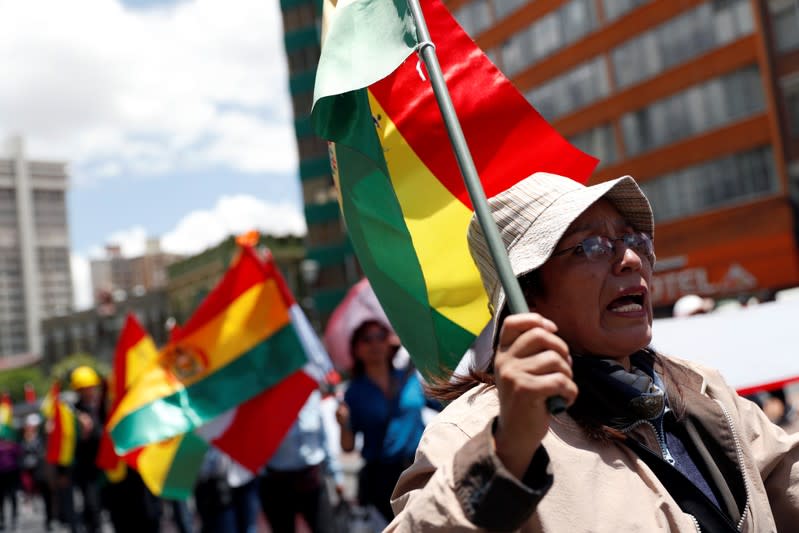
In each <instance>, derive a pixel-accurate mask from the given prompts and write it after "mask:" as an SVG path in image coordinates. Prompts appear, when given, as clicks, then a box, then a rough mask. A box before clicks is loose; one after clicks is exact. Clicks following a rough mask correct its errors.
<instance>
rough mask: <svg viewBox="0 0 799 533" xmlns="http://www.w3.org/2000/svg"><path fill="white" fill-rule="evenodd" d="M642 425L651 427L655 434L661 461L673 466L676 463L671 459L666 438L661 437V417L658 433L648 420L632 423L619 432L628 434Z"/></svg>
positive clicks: (661, 418)
mask: <svg viewBox="0 0 799 533" xmlns="http://www.w3.org/2000/svg"><path fill="white" fill-rule="evenodd" d="M643 424H646V425H647V426H649V427H651V428H652V431H653V432H654V433H655V436H656V437H657V440H658V445H659V446H660V455H661V457H663V460H664V461H666V462H667V463H669V464H670V465H671V466H674V464H675V463H676V462H677V461H675V460H674V457H672V455H671V452H670V451H669V448H668V447H667V446H666V438H665V437H664V436H663V417H662V416H661V417H660V431H658V429H657V427H655V424H653V423H652V422H650V421H649V420H638V421H637V422H634V423H632V424H630V425H629V426H627V427H626V428H624V429H622V430H621V432H622V433H625V434H626V433H629V432H630V431H632V430H634V429H635V428H637V427H638V426H640V425H643Z"/></svg>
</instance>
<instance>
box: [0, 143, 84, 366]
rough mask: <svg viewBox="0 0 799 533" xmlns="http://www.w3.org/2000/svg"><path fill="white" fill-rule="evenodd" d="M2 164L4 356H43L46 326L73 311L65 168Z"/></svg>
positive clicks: (10, 149)
mask: <svg viewBox="0 0 799 533" xmlns="http://www.w3.org/2000/svg"><path fill="white" fill-rule="evenodd" d="M5 152H6V154H7V158H0V356H10V355H14V354H22V353H32V354H37V355H40V354H41V349H42V339H41V321H42V320H43V319H45V318H48V317H51V316H56V315H62V314H65V313H67V312H68V311H70V310H71V308H72V276H71V274H70V263H69V225H68V224H67V214H66V200H65V194H66V190H67V174H66V164H65V163H57V162H44V161H32V160H29V159H28V158H27V156H26V153H25V147H24V143H23V140H22V139H21V138H18V137H17V138H13V139H11V140H10V141H9V142H8V145H7V146H6V151H5Z"/></svg>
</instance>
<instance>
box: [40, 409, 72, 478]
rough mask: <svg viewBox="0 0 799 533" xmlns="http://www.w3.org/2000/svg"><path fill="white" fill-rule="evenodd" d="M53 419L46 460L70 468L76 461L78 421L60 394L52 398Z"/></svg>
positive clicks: (48, 437) (49, 423)
mask: <svg viewBox="0 0 799 533" xmlns="http://www.w3.org/2000/svg"><path fill="white" fill-rule="evenodd" d="M50 413H51V418H50V420H49V421H48V426H49V427H50V428H51V429H50V433H49V434H48V435H47V450H46V454H45V460H46V461H47V462H48V463H50V464H53V465H58V466H70V465H71V464H72V463H73V461H74V460H75V446H76V445H77V442H78V419H77V417H76V416H75V412H74V411H73V410H72V408H71V407H70V406H69V405H67V404H66V403H64V402H63V401H61V398H59V396H58V394H55V395H54V396H53V397H52V410H51V411H50Z"/></svg>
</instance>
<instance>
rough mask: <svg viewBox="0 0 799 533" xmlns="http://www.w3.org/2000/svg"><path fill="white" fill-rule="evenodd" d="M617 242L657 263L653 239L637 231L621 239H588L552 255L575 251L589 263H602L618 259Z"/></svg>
mask: <svg viewBox="0 0 799 533" xmlns="http://www.w3.org/2000/svg"><path fill="white" fill-rule="evenodd" d="M617 242H623V243H624V246H625V247H627V248H629V249H631V250H632V251H634V252H635V253H637V254H638V255H639V256H641V257H645V258H646V259H647V260H648V261H649V263H650V264H654V263H655V245H654V244H652V238H651V237H650V236H649V235H647V234H646V233H643V232H640V231H636V232H635V233H625V234H624V235H622V236H621V237H616V238H611V237H605V236H604V235H596V236H594V237H588V238H587V239H585V240H583V241H582V242H580V243H579V244H577V245H576V246H570V247H569V248H564V249H563V250H559V251H557V252H555V253H553V254H552V256H553V257H554V256H556V255H563V254H565V253H568V252H571V251H574V254H575V255H577V256H582V257H585V258H586V259H588V260H589V261H601V260H604V259H613V258H614V257H616V254H617V252H618V249H617V248H616V243H617Z"/></svg>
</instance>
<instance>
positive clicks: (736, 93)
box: [621, 67, 764, 155]
mask: <svg viewBox="0 0 799 533" xmlns="http://www.w3.org/2000/svg"><path fill="white" fill-rule="evenodd" d="M763 108H764V101H763V84H762V82H761V80H760V72H759V71H758V69H757V67H749V68H745V69H743V70H739V71H736V72H733V73H731V74H727V75H726V76H722V77H720V78H716V79H714V80H710V81H707V82H705V83H702V84H700V85H695V86H694V87H691V88H689V89H687V90H685V91H682V92H679V93H677V94H674V95H672V96H670V97H668V98H665V99H663V100H659V101H657V102H655V103H653V104H651V105H649V106H647V107H645V108H643V109H639V110H637V111H634V112H632V113H627V114H625V115H623V116H622V118H621V126H622V132H623V133H624V144H625V146H626V148H627V152H628V154H629V155H636V154H640V153H642V152H645V151H647V150H651V149H653V148H657V147H659V146H663V145H666V144H669V143H672V142H675V141H678V140H681V139H684V138H686V137H690V136H692V135H696V134H698V133H702V132H704V131H707V130H710V129H713V128H716V127H719V126H722V125H724V124H728V123H730V122H733V121H735V120H738V119H741V118H745V117H748V116H751V115H753V114H755V113H757V112H759V111H762V110H763Z"/></svg>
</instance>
